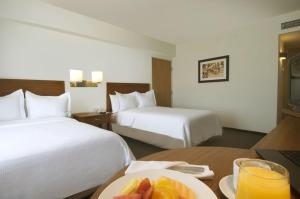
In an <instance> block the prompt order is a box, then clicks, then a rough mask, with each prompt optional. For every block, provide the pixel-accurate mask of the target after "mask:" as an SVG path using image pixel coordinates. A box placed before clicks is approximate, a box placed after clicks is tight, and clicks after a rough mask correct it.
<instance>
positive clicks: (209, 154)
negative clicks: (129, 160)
mask: <svg viewBox="0 0 300 199" xmlns="http://www.w3.org/2000/svg"><path fill="white" fill-rule="evenodd" d="M299 140H300V119H299V118H293V117H287V118H285V119H284V120H282V121H281V122H280V124H279V125H278V126H277V127H276V128H275V129H273V130H272V131H271V132H270V133H269V134H268V135H267V136H265V137H264V138H263V139H262V140H261V141H259V142H258V143H257V144H256V145H255V146H254V147H253V148H252V149H237V148H224V147H194V148H187V149H173V150H166V151H162V152H159V153H155V154H151V155H149V156H146V157H144V158H142V159H141V160H158V161H159V160H165V161H186V162H188V163H190V164H204V165H209V167H210V168H211V169H212V170H213V171H214V173H215V176H214V178H213V179H212V180H202V181H203V182H204V183H205V184H207V185H208V186H209V187H210V188H211V189H212V190H213V191H214V193H215V194H216V195H217V197H218V198H225V197H224V196H223V194H222V193H221V191H220V189H219V181H220V180H221V179H222V177H224V176H227V175H231V174H232V162H233V160H234V159H236V158H243V157H245V158H258V156H257V155H256V153H255V150H254V149H255V148H273V149H294V150H300V144H299ZM125 169H126V168H124V169H122V170H121V171H119V172H118V173H117V174H116V175H115V176H114V177H112V178H111V179H110V180H109V181H108V182H107V183H105V184H104V185H102V186H100V187H99V188H98V189H97V191H96V192H95V193H94V194H93V196H92V197H91V199H98V197H99V195H100V194H101V193H102V191H103V190H104V189H105V188H106V187H107V186H108V185H109V184H110V183H112V182H113V181H114V180H116V179H118V178H119V177H121V176H123V175H124V171H125ZM291 198H292V199H296V198H299V196H298V195H297V196H296V195H294V194H293V195H292V197H291Z"/></svg>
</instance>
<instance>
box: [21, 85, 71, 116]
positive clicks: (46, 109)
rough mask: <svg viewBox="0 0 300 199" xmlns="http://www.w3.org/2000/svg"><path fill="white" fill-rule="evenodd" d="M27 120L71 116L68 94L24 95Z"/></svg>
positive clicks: (27, 92) (29, 93) (28, 93)
mask: <svg viewBox="0 0 300 199" xmlns="http://www.w3.org/2000/svg"><path fill="white" fill-rule="evenodd" d="M25 97H26V107H27V113H28V118H43V117H67V116H70V115H71V112H70V108H71V106H70V105H71V99H70V93H64V94H62V95H60V96H40V95H36V94H33V93H31V92H29V91H26V93H25Z"/></svg>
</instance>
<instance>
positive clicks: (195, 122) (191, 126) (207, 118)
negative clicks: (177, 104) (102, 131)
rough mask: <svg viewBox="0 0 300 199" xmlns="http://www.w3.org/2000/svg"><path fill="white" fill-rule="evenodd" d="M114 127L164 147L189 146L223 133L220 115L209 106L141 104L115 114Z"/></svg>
mask: <svg viewBox="0 0 300 199" xmlns="http://www.w3.org/2000/svg"><path fill="white" fill-rule="evenodd" d="M115 120H116V124H115V125H113V131H114V132H116V133H118V134H121V135H124V136H127V137H131V138H134V139H137V140H140V141H143V142H146V143H149V144H152V145H156V146H158V147H161V148H167V149H172V148H185V147H192V146H196V145H198V144H199V143H201V142H203V141H205V140H207V139H209V138H211V137H213V136H216V135H221V134H222V127H221V124H220V122H219V120H218V118H217V116H216V115H215V114H214V113H213V112H212V111H208V110H195V109H180V108H167V107H159V106H156V107H141V108H134V109H128V110H124V111H119V112H117V113H116V114H115Z"/></svg>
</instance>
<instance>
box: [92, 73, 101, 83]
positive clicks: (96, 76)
mask: <svg viewBox="0 0 300 199" xmlns="http://www.w3.org/2000/svg"><path fill="white" fill-rule="evenodd" d="M102 81H103V72H102V71H93V72H92V82H94V83H101V82H102Z"/></svg>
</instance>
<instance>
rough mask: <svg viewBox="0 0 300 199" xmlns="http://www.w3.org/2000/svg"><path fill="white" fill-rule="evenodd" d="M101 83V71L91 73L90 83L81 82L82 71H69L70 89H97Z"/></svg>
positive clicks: (87, 81) (86, 81)
mask: <svg viewBox="0 0 300 199" xmlns="http://www.w3.org/2000/svg"><path fill="white" fill-rule="evenodd" d="M102 81H103V73H102V71H93V72H92V81H89V80H83V72H82V70H73V69H72V70H70V86H71V87H97V86H98V84H99V83H101V82H102Z"/></svg>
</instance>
